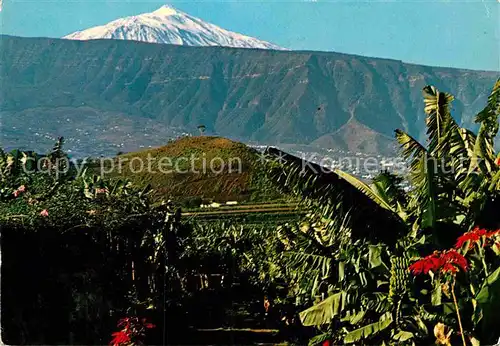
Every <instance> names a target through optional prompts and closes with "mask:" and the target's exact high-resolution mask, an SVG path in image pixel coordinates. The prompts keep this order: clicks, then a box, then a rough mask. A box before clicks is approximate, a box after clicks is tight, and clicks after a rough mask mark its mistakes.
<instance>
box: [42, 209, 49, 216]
mask: <svg viewBox="0 0 500 346" xmlns="http://www.w3.org/2000/svg"><path fill="white" fill-rule="evenodd" d="M40 216H43V217H47V216H49V211H48V210H47V209H44V210H42V211H41V212H40Z"/></svg>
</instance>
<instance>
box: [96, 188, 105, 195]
mask: <svg viewBox="0 0 500 346" xmlns="http://www.w3.org/2000/svg"><path fill="white" fill-rule="evenodd" d="M95 192H96V193H97V194H100V193H106V192H108V189H106V188H103V189H96V190H95Z"/></svg>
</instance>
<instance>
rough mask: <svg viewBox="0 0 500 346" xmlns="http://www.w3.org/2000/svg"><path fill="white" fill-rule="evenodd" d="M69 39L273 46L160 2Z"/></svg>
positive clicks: (243, 46) (253, 46) (264, 47)
mask: <svg viewBox="0 0 500 346" xmlns="http://www.w3.org/2000/svg"><path fill="white" fill-rule="evenodd" d="M64 38H65V39H72V40H92V39H120V40H133V41H143V42H151V43H166V44H177V45H186V46H224V47H238V48H261V49H277V50H282V49H284V48H282V47H279V46H277V45H275V44H272V43H269V42H266V41H261V40H258V39H256V38H254V37H250V36H245V35H242V34H238V33H235V32H231V31H228V30H224V29H222V28H220V27H218V26H217V25H214V24H210V23H207V22H205V21H203V20H201V19H199V18H196V17H193V16H191V15H189V14H187V13H184V12H182V11H179V10H177V9H176V8H174V7H172V6H169V5H164V6H162V7H160V8H159V9H157V10H156V11H153V12H150V13H144V14H140V15H137V16H131V17H126V18H121V19H117V20H114V21H112V22H110V23H108V24H105V25H101V26H96V27H93V28H90V29H87V30H83V31H77V32H75V33H72V34H70V35H67V36H65V37H64Z"/></svg>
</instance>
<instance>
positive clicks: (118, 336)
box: [109, 331, 130, 346]
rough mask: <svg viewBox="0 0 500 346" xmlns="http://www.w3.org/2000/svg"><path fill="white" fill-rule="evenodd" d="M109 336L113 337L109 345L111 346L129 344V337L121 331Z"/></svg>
mask: <svg viewBox="0 0 500 346" xmlns="http://www.w3.org/2000/svg"><path fill="white" fill-rule="evenodd" d="M111 335H112V336H113V340H111V342H110V343H109V344H110V345H112V346H121V345H122V344H126V343H128V342H130V337H129V336H128V334H127V333H125V332H123V331H119V332H114V333H113V334H111Z"/></svg>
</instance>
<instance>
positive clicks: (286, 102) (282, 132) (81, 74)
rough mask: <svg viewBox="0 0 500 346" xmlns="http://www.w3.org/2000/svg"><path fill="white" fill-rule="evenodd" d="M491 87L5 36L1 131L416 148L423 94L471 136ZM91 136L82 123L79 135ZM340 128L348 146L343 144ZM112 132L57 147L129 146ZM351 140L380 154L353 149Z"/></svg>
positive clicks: (361, 65)
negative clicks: (126, 129)
mask: <svg viewBox="0 0 500 346" xmlns="http://www.w3.org/2000/svg"><path fill="white" fill-rule="evenodd" d="M498 76H499V73H498V72H481V71H469V70H459V69H451V68H438V67H428V66H419V65H412V64H405V63H403V62H401V61H395V60H387V59H376V58H367V57H361V56H354V55H346V54H339V53H322V52H290V51H271V50H254V49H234V48H222V47H186V46H174V45H158V44H147V43H140V42H130V41H119V40H98V41H84V42H82V41H71V40H59V39H46V38H19V37H8V36H2V37H0V83H1V85H2V90H1V92H0V109H1V111H0V116H2V117H6V118H9V120H8V121H9V124H18V125H21V124H24V123H31V124H32V123H37V124H38V127H37V128H34V127H33V126H30V128H31V129H26V128H23V127H22V126H18V127H20V129H18V133H17V134H18V135H19V136H20V137H21V138H22V136H21V135H22V133H21V132H23V131H24V133H25V135H26V136H27V137H26V138H31V137H32V134H33V132H35V130H36V131H37V132H43V131H46V132H47V133H50V134H53V131H48V130H47V124H48V123H50V121H52V119H54V113H55V112H57V111H59V110H61V109H64V112H65V114H67V115H68V117H67V118H68V119H73V118H76V117H79V116H80V114H81V108H82V107H86V108H87V109H92V111H93V112H95V113H96V114H105V113H109V114H113V116H120V115H123V117H125V118H127V119H130V118H134V119H138V118H142V119H148V120H150V121H153V122H156V123H157V124H159V125H161V126H158V131H161V127H165V126H166V127H168V128H172V127H175V128H180V129H186V130H189V131H196V126H197V125H199V124H204V125H205V126H206V127H207V133H209V134H217V135H221V136H225V137H230V138H235V139H239V140H245V141H258V142H264V143H270V144H279V143H297V144H310V143H313V142H315V141H319V143H322V145H324V143H331V144H332V145H334V144H335V145H340V146H343V147H346V148H350V150H353V151H357V150H360V151H361V150H362V151H365V152H370V151H373V152H376V151H379V150H382V149H381V148H384V147H386V146H387V145H386V144H385V142H386V141H387V139H388V138H392V136H393V131H394V129H395V128H402V129H404V130H406V131H408V132H410V133H411V134H412V135H414V136H415V137H417V138H420V139H422V138H423V135H424V128H423V124H424V121H423V118H424V113H423V101H422V94H421V89H422V87H424V86H425V85H427V84H432V85H435V86H436V87H438V88H439V89H440V90H442V91H448V92H450V93H452V94H453V95H455V97H456V101H455V102H454V103H453V105H454V114H455V115H456V116H457V117H458V120H459V122H460V123H462V124H463V125H465V126H471V127H474V126H473V117H474V115H475V113H476V112H477V111H478V110H479V109H480V108H481V107H483V106H484V104H485V102H486V99H487V95H488V94H489V92H490V89H491V87H492V86H493V83H494V81H495V79H496V78H498ZM68 121H70V120H68ZM94 124H95V121H94V120H91V121H88V122H87V123H86V124H85V119H84V121H83V123H82V124H80V125H79V126H80V127H79V128H78V129H79V130H83V131H86V130H88V129H89V128H91V129H94V128H95V125H94ZM116 125H117V126H120V123H119V121H117V122H116ZM4 126H5V122H4ZM85 127H87V128H85ZM343 128H344V129H345V128H347V129H350V130H349V131H351V132H352V133H353V134H352V135H351V136H346V135H344V134H343V130H342V129H343ZM109 130H110V129H108V128H106V127H103V128H102V129H101V128H99V131H97V132H96V133H95V134H93V135H92V136H88V135H87V136H83V135H81V134H79V133H80V132H78V133H76V129H75V132H72V133H70V134H64V135H65V136H66V137H71V136H80V137H77V138H78V139H79V140H80V142H83V141H88V142H89V143H92V144H93V146H94V147H96V148H97V147H99V145H100V144H102V141H107V142H106V143H108V142H109V143H113V142H115V143H125V146H126V145H127V143H128V142H127V138H123V137H119V135H114V136H115V137H113V134H109ZM132 131H136V132H132V133H131V134H130V136H131V137H132V138H134V141H135V142H134V143H137V144H139V143H143V144H149V145H158V144H159V143H158V141H153V142H152V141H151V139H150V138H149V137H147V135H148V136H149V135H151V133H145V132H144V133H143V132H141V131H140V130H132ZM339 131H340V133H339ZM2 132H3V130H2ZM357 133H360V134H362V135H363V136H368V137H369V138H373V140H372V141H371V142H373V143H379V144H377V145H372V144H370V143H366V141H360V140H359V139H357V138H353V137H357V136H358V135H357ZM155 135H157V137H159V138H161V137H162V133H161V132H158V133H156V134H155ZM164 138H165V139H166V138H168V134H165V137H164ZM164 142H165V140H163V143H164ZM2 144H3V143H2ZM7 144H8V143H7ZM3 145H5V144H3ZM17 146H18V147H19V146H20V145H17ZM75 146H76V144H75ZM31 148H33V146H31ZM115 152H116V151H115ZM101 153H102V152H98V153H93V154H101Z"/></svg>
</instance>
